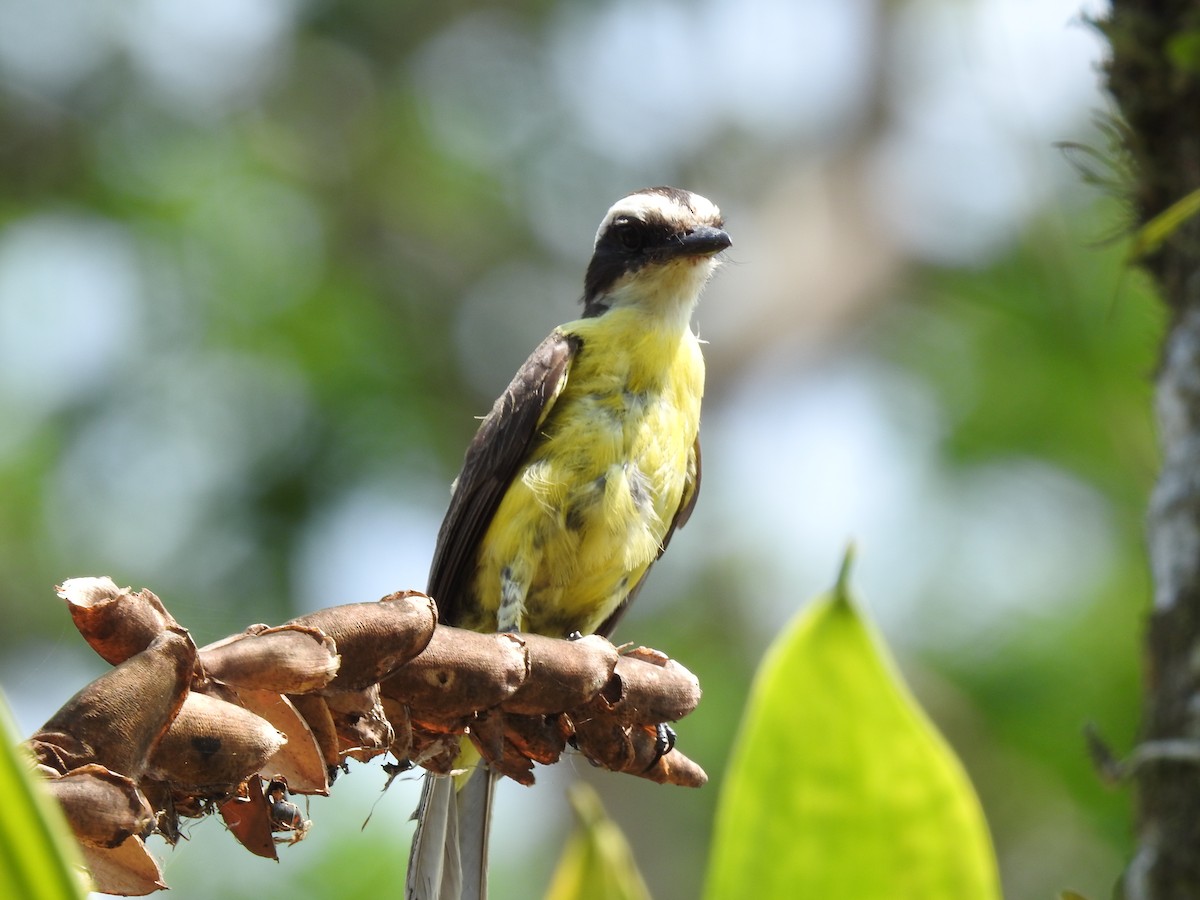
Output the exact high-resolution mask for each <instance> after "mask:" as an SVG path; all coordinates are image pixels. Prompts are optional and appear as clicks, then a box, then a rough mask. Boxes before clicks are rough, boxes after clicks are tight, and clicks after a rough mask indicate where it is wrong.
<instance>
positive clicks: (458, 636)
mask: <svg viewBox="0 0 1200 900" xmlns="http://www.w3.org/2000/svg"><path fill="white" fill-rule="evenodd" d="M528 664H529V657H528V655H527V654H526V651H525V647H524V645H523V644H522V643H521V640H520V638H519V637H518V636H517V635H513V634H507V633H500V634H478V633H476V632H474V631H466V630H464V629H462V628H452V627H449V626H446V625H442V626H439V627H438V628H437V630H436V631H435V632H434V635H433V639H432V640H430V642H429V645H428V646H427V647H426V648H425V650H424V651H423V652H422V653H421V655H420V656H418V657H417V658H416V659H414V660H412V661H411V662H410V663H409V664H408V665H406V666H403V667H402V668H401V669H400V670H399V671H397V672H396V673H395V674H394V675H392V676H391V677H390V678H388V679H386V680H385V681H383V682H382V683H381V684H380V686H379V687H380V690H381V691H382V692H383V695H384V696H385V697H390V698H391V699H393V700H396V701H399V702H401V703H406V704H407V705H408V706H409V709H410V710H412V714H413V718H414V719H417V720H421V721H443V722H447V721H452V720H454V719H459V718H462V717H464V716H469V715H471V714H472V713H474V712H477V711H479V710H485V709H491V708H493V707H495V706H498V705H499V704H501V703H503V702H504V701H505V700H507V699H509V698H510V697H511V696H512V695H513V694H514V693H516V690H517V688H519V687H520V686H521V684H522V683H523V682H524V680H525V677H526V674H527V672H528Z"/></svg>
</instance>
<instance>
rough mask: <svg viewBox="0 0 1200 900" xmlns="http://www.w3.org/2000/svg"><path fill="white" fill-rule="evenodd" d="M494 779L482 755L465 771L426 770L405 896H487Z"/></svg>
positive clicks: (423, 899)
mask: <svg viewBox="0 0 1200 900" xmlns="http://www.w3.org/2000/svg"><path fill="white" fill-rule="evenodd" d="M495 784H496V777H495V775H494V774H493V773H492V771H491V770H490V769H489V768H488V767H487V766H486V765H484V764H483V762H482V761H476V762H475V763H474V764H473V765H472V766H471V767H470V768H469V769H468V770H467V771H466V772H464V773H463V774H461V775H456V776H453V775H432V774H429V775H426V776H425V784H424V786H423V787H422V789H421V804H420V806H418V807H417V830H416V833H415V834H414V835H413V842H412V849H411V850H410V851H409V855H408V875H407V877H406V878H405V886H404V897H405V900H487V853H488V829H489V825H490V824H491V818H492V790H493V788H494V787H495Z"/></svg>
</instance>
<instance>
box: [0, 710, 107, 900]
mask: <svg viewBox="0 0 1200 900" xmlns="http://www.w3.org/2000/svg"><path fill="white" fill-rule="evenodd" d="M16 743H17V736H16V729H15V728H14V727H13V724H12V718H11V716H10V714H9V711H8V705H7V704H6V703H5V702H4V699H3V697H2V696H0V744H2V745H3V746H0V797H3V798H4V800H3V803H4V813H3V815H0V897H28V898H36V900H80V898H83V897H84V896H86V885H87V879H86V877H84V876H83V874H82V873H83V860H82V858H81V857H80V854H79V848H78V846H77V845H76V843H75V838H74V836H73V835H72V834H71V830H70V828H68V826H67V821H66V819H65V818H64V817H63V814H62V810H60V809H59V807H58V804H57V803H55V802H54V800H52V799H51V798H50V797H49V795H47V794H46V792H45V791H44V790H42V788H41V785H40V784H38V783H37V780H36V776H35V775H34V772H33V761H32V760H31V759H30V757H29V756H28V755H27V754H25V753H23V752H22V751H21V750H20V749H19V748H18V747H17V746H16Z"/></svg>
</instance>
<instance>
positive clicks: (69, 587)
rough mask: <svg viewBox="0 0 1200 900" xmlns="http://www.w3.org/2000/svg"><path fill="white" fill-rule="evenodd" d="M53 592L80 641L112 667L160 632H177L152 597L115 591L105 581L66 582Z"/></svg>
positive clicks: (113, 586) (131, 590)
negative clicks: (86, 643) (61, 599)
mask: <svg viewBox="0 0 1200 900" xmlns="http://www.w3.org/2000/svg"><path fill="white" fill-rule="evenodd" d="M56 590H57V591H58V596H60V597H62V598H63V599H64V600H66V601H67V608H68V609H69V610H70V612H71V619H72V620H73V621H74V622H75V627H76V628H78V629H79V633H80V634H82V635H83V638H84V640H86V641H87V642H88V644H89V646H91V648H92V649H93V650H95V651H96V652H97V653H99V654H100V657H101V658H102V659H104V661H105V662H109V663H112V664H113V665H114V666H115V665H118V664H120V663H123V662H125V660H127V659H129V657H131V656H133V655H134V654H136V653H141V652H142V651H143V650H145V649H146V648H147V647H149V646H150V642H151V641H153V640H154V639H155V638H156V637H158V635H160V634H162V633H163V632H164V631H167V630H171V629H173V630H177V631H178V630H181V629H180V628H179V625H178V623H177V622H176V621H175V619H174V618H172V616H171V614H170V613H169V612H167V610H166V607H164V606H163V603H162V601H161V600H159V599H158V597H156V596H155V595H154V594H153V593H151V592H150V591H147V590H141V591H137V592H134V591H133V589H132V588H127V587H126V588H119V587H117V585H116V584H115V583H114V582H113V580H112V579H111V578H108V577H102V578H68V579H67V580H66V581H64V582H63V583H62V584H61V585H59V586H58V587H57V588H56Z"/></svg>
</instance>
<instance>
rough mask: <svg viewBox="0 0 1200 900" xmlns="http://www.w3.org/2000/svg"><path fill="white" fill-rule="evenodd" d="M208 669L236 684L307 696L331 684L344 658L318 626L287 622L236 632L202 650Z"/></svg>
mask: <svg viewBox="0 0 1200 900" xmlns="http://www.w3.org/2000/svg"><path fill="white" fill-rule="evenodd" d="M200 663H201V665H203V666H204V671H205V673H206V674H207V675H208V676H209V677H211V678H215V679H217V680H218V681H222V682H224V683H225V684H230V685H234V686H236V687H247V688H255V689H257V690H263V691H274V692H276V693H278V694H307V693H308V692H309V691H315V690H319V689H321V688H323V687H325V686H326V685H327V684H329V683H330V682H331V681H332V680H333V678H334V676H335V675H336V674H337V672H338V666H339V665H340V663H341V660H340V658H339V656H338V647H337V644H336V643H335V642H334V640H333V639H332V638H330V637H329V636H328V635H326V634H325V633H324V632H322V631H321V630H319V629H317V628H312V627H305V626H301V625H283V626H281V627H279V628H266V629H260V630H254V631H250V632H247V633H245V634H239V635H234V636H232V637H229V638H226V639H225V640H223V641H217V642H216V643H214V644H209V645H208V646H207V647H201V648H200Z"/></svg>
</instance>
